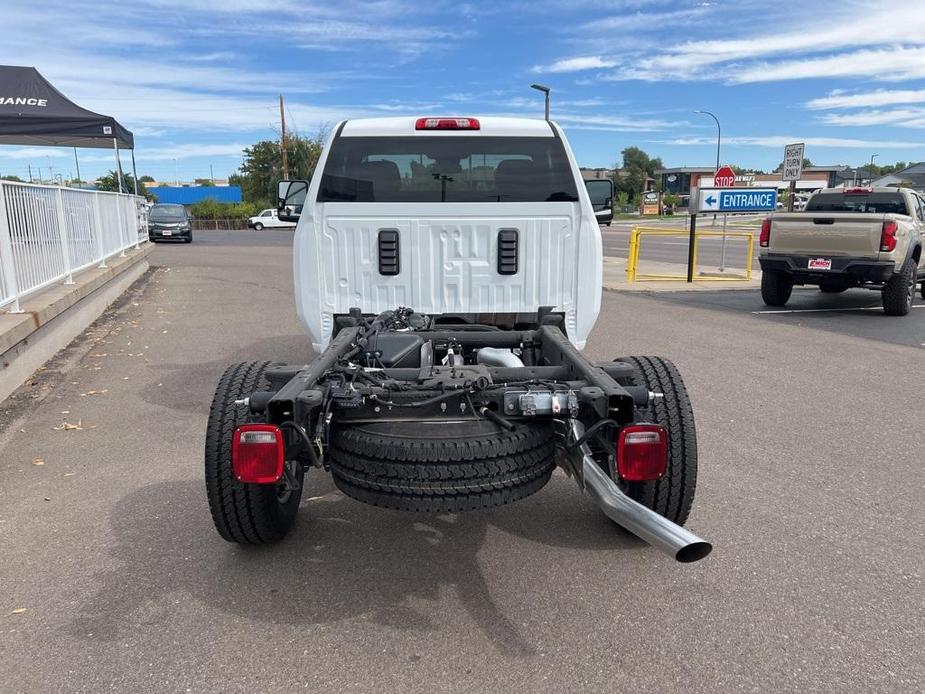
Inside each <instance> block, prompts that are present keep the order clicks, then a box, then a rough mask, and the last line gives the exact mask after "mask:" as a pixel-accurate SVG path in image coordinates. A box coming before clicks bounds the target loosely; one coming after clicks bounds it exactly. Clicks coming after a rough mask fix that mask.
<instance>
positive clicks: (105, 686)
mask: <svg viewBox="0 0 925 694" xmlns="http://www.w3.org/2000/svg"><path fill="white" fill-rule="evenodd" d="M290 239H291V232H277V231H264V232H262V233H260V234H257V233H255V232H199V233H198V234H197V236H196V240H195V243H193V244H192V245H167V244H164V245H159V246H158V248H157V250H156V252H155V253H154V255H153V256H152V258H153V262H154V263H155V264H156V265H157V267H156V268H155V269H154V270H152V271H151V272H150V273H149V274H148V275H147V276H146V277H145V278H144V279H143V280H141V281H140V282H139V283H138V284H136V285H135V287H133V289H132V290H131V291H130V292H129V293H128V294H127V295H126V296H125V298H124V300H123V301H122V302H121V303H120V304H119V305H118V306H117V307H115V308H114V309H113V310H111V311H110V312H109V313H108V314H107V315H106V316H104V318H102V319H101V320H100V321H98V322H97V323H96V324H95V325H94V326H92V327H91V328H90V329H89V330H88V331H87V332H86V333H85V335H84V336H83V337H81V338H79V339H78V340H77V341H76V342H75V343H74V344H72V345H71V346H70V347H69V348H68V349H67V350H65V352H64V353H62V354H61V355H59V356H58V357H57V358H56V359H55V360H54V361H53V362H51V363H50V364H49V365H48V366H47V368H46V369H44V370H43V371H42V372H40V373H39V374H37V376H36V378H35V379H34V382H33V383H31V384H30V385H28V386H26V387H24V388H23V389H21V390H20V391H19V392H18V393H17V394H16V395H15V396H14V397H13V398H12V399H10V400H8V401H6V402H4V403H3V404H2V405H0V426H2V432H0V448H2V451H3V455H2V457H0V479H2V483H0V542H2V547H3V560H2V562H0V585H2V586H3V591H2V607H3V609H2V612H0V682H3V683H4V684H3V685H2V688H3V689H5V690H6V691H16V692H24V693H26V692H59V691H60V692H94V693H96V692H110V691H112V692H186V691H191V692H212V691H222V692H290V691H296V690H308V691H318V692H322V691H323V692H328V691H330V692H345V691H350V692H392V691H403V692H428V693H429V692H502V691H503V692H509V691H510V692H537V691H544V692H545V691H548V692H563V691H591V690H595V691H602V692H603V691H606V692H617V691H620V692H622V691H626V692H674V691H677V692H728V691H736V692H826V693H828V692H836V691H837V692H874V691H876V692H921V691H923V689H925V659H923V658H922V657H921V639H922V634H923V624H925V600H923V595H925V591H923V588H925V586H923V582H925V581H923V574H925V570H923V563H922V556H923V551H925V530H923V526H922V522H921V520H922V509H923V507H925V485H923V483H922V481H921V480H922V476H921V467H922V466H921V457H922V456H921V451H922V450H925V427H923V426H922V423H921V420H922V418H921V414H920V413H921V409H922V376H921V369H922V364H923V357H925V354H923V349H925V348H923V347H922V343H925V309H921V308H916V309H913V311H912V314H910V315H909V316H907V317H905V318H887V317H885V316H882V315H880V314H879V313H878V312H877V311H874V310H855V309H864V308H867V307H869V306H872V305H876V302H877V299H878V297H877V295H876V294H868V293H865V292H863V291H856V292H848V293H846V294H842V295H837V296H832V295H826V296H824V297H823V296H821V295H819V294H818V292H809V291H808V290H807V291H805V292H803V291H799V290H798V291H795V293H794V299H793V300H792V306H788V308H797V309H831V308H835V309H838V310H834V311H833V310H824V311H822V310H820V311H812V312H801V313H786V314H781V313H776V314H768V313H760V311H762V310H764V307H763V305H762V304H761V301H760V297H759V296H758V294H757V292H756V291H725V292H715V293H713V292H706V293H698V294H684V293H668V294H666V293H659V294H647V293H644V292H634V293H624V292H605V293H604V296H603V303H602V311H601V317H600V320H599V322H598V325H597V327H596V329H595V331H594V333H593V334H592V338H591V340H590V342H589V347H588V352H589V354H590V356H592V357H593V358H601V359H603V358H613V357H616V356H619V355H630V354H660V355H663V356H666V357H668V358H671V359H673V360H674V361H675V362H676V363H677V364H678V365H679V368H680V369H681V372H682V374H684V376H685V379H686V381H687V384H688V388H689V389H690V391H691V398H692V401H693V404H694V411H695V415H696V417H697V426H698V434H699V442H700V468H701V471H700V478H699V484H698V491H697V498H696V500H695V504H694V510H693V513H692V515H691V519H690V521H689V525H690V527H691V529H692V530H694V531H695V532H697V533H699V534H701V535H702V536H703V537H705V538H706V539H708V540H710V541H712V542H713V543H714V547H715V549H714V552H713V554H712V555H711V556H710V557H708V558H707V559H706V560H704V561H702V562H700V563H697V564H688V565H682V564H676V563H673V562H672V561H671V560H669V559H668V558H666V557H665V556H663V555H661V554H660V553H658V552H657V551H655V550H654V549H652V548H650V547H648V546H646V545H645V544H643V543H642V542H641V541H638V540H636V539H635V538H634V537H632V536H630V535H628V534H627V533H625V532H623V531H621V530H619V529H618V528H616V527H614V526H613V525H612V524H611V523H610V522H609V521H608V520H607V519H606V518H604V516H603V515H602V514H601V513H600V512H599V511H598V510H597V509H596V508H595V507H593V506H592V505H591V504H590V503H589V502H588V501H587V500H584V501H583V500H582V499H581V496H580V494H579V492H578V489H577V487H576V485H575V483H574V482H573V481H571V480H569V479H567V478H566V477H565V476H564V475H562V474H560V473H558V472H557V473H556V475H555V476H554V477H553V480H552V482H550V484H549V485H548V486H547V487H546V488H544V489H543V490H542V491H541V492H539V493H538V494H536V495H534V496H532V497H530V498H529V499H526V500H524V501H521V502H519V503H516V504H513V505H511V506H508V507H503V508H500V509H494V510H490V511H485V512H477V513H471V514H459V515H439V516H425V515H414V514H405V513H402V512H396V511H388V510H383V509H378V508H373V507H370V506H365V505H363V504H360V503H358V502H355V501H352V500H350V499H347V498H344V497H343V496H342V495H340V494H339V493H337V492H336V490H335V488H334V486H333V484H332V483H331V480H330V478H329V477H328V476H326V475H324V474H320V473H318V472H316V471H313V472H312V473H311V474H310V475H309V476H308V477H307V478H306V483H307V485H308V489H307V490H306V492H307V493H306V494H305V496H304V497H303V502H302V509H301V514H300V519H299V522H298V524H297V526H296V528H295V531H294V532H293V533H292V534H291V536H289V537H288V538H287V539H286V540H284V541H283V542H282V543H280V544H279V545H276V546H273V547H265V548H259V549H243V548H240V547H237V546H232V545H229V544H226V543H225V542H223V541H222V540H221V539H220V538H219V537H218V535H217V534H216V532H215V531H214V529H213V527H212V522H211V518H210V516H209V511H208V507H207V503H206V498H205V490H204V483H203V480H202V471H201V465H202V461H201V453H202V448H203V441H204V429H205V421H206V415H207V411H208V407H209V402H210V400H211V397H212V392H213V389H214V387H215V383H216V380H217V378H218V376H219V375H220V374H221V372H222V370H223V369H224V368H225V366H226V365H227V364H228V363H230V362H235V361H242V360H249V359H260V358H267V359H280V360H286V361H291V362H304V361H307V360H308V359H310V358H311V350H310V347H309V345H308V340H307V339H306V337H305V336H304V335H303V333H302V331H301V328H300V326H299V324H298V322H297V320H296V317H295V315H294V306H293V299H292V292H291V281H292V275H291V272H292V271H291V263H290V250H289V241H290ZM65 422H66V423H67V424H68V425H69V426H67V427H65V426H64V423H65Z"/></svg>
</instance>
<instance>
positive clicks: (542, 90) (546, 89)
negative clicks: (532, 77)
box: [530, 84, 549, 120]
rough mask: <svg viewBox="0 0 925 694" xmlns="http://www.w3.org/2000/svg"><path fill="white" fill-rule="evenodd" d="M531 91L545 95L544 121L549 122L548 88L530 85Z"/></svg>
mask: <svg viewBox="0 0 925 694" xmlns="http://www.w3.org/2000/svg"><path fill="white" fill-rule="evenodd" d="M530 88H531V89H536V90H537V91H540V92H543V94H545V95H546V120H549V87H547V86H546V85H543V84H531V85H530Z"/></svg>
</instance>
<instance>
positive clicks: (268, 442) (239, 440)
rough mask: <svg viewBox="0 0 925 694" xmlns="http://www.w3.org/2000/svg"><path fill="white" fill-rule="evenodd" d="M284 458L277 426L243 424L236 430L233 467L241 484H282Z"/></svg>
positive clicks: (232, 455) (232, 451)
mask: <svg viewBox="0 0 925 694" xmlns="http://www.w3.org/2000/svg"><path fill="white" fill-rule="evenodd" d="M285 454H286V451H285V444H284V442H283V432H282V430H281V429H280V428H279V427H278V426H276V425H274V424H242V425H241V426H239V427H238V428H237V429H235V430H234V439H233V440H232V444H231V464H232V467H233V468H234V476H235V477H236V478H237V480H238V481H239V482H245V483H247V484H273V483H275V482H279V480H280V478H281V477H282V476H283V465H284V464H285Z"/></svg>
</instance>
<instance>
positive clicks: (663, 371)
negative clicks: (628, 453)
mask: <svg viewBox="0 0 925 694" xmlns="http://www.w3.org/2000/svg"><path fill="white" fill-rule="evenodd" d="M617 361H622V362H626V363H627V364H632V365H633V366H635V367H636V374H637V375H636V376H634V377H633V378H632V379H631V381H632V382H631V383H630V384H629V385H638V386H645V387H646V388H648V389H649V390H650V391H652V392H654V393H663V394H664V397H663V398H656V399H655V400H654V401H653V403H652V404H651V405H650V406H649V407H645V408H637V416H636V420H637V421H638V422H654V423H655V424H661V425H662V426H663V427H665V429H667V430H668V469H667V471H666V472H665V474H664V475H662V477H661V479H658V480H656V481H654V482H623V481H622V480H620V479H619V478H618V476H617V474H616V471H615V470H611V475H612V477H613V478H614V480H616V481H617V483H618V484H619V485H620V486H621V488H622V489H623V490H624V491H625V492H626V493H627V494H628V495H629V496H630V497H632V498H633V499H635V500H636V501H638V502H639V503H641V504H643V505H644V506H646V507H648V508H650V509H652V510H653V511H655V512H656V513H659V514H661V515H663V516H665V518H668V519H669V520H672V521H674V522H675V523H677V524H678V525H684V523H685V521H687V516H688V514H689V513H690V510H691V505H692V504H693V503H694V492H695V490H696V488H697V429H696V427H695V426H694V412H693V410H692V408H691V401H690V398H689V397H688V395H687V389H686V388H685V387H684V381H683V380H682V379H681V374H680V373H678V370H677V368H675V365H674V364H672V363H671V362H670V361H668V360H667V359H662V358H661V357H623V358H621V359H618V360H617Z"/></svg>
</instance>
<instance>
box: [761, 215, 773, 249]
mask: <svg viewBox="0 0 925 694" xmlns="http://www.w3.org/2000/svg"><path fill="white" fill-rule="evenodd" d="M770 243H771V219H770V218H769V217H766V218H765V220H764V221H763V222H762V223H761V235H760V236H759V237H758V245H759V246H761V247H762V248H767V247H768V246H769V245H770Z"/></svg>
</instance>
